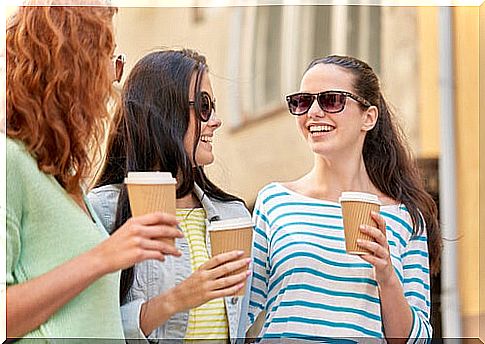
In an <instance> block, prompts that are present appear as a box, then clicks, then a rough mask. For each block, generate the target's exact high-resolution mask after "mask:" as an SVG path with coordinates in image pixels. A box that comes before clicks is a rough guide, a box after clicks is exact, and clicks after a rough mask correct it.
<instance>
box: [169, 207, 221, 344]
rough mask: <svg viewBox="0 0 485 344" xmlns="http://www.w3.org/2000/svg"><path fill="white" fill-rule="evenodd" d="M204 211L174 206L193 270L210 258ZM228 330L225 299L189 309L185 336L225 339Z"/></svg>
mask: <svg viewBox="0 0 485 344" xmlns="http://www.w3.org/2000/svg"><path fill="white" fill-rule="evenodd" d="M205 218H206V214H205V210H204V209H203V208H195V209H177V220H178V221H179V222H180V224H179V226H180V228H181V229H182V231H183V232H184V234H185V237H186V239H187V241H188V243H189V252H190V262H191V265H192V272H194V271H196V270H197V269H198V268H199V267H200V266H201V265H202V264H204V263H205V262H207V261H208V260H209V253H208V251H207V245H206V237H205V236H206V228H205ZM227 338H229V329H228V323H227V316H226V309H225V307H224V299H222V298H218V299H214V300H212V301H209V302H207V303H205V304H203V305H201V306H199V307H197V308H193V309H191V310H190V312H189V323H188V326H187V333H186V334H185V339H227Z"/></svg>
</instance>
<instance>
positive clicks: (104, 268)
mask: <svg viewBox="0 0 485 344" xmlns="http://www.w3.org/2000/svg"><path fill="white" fill-rule="evenodd" d="M83 257H84V258H85V259H86V260H87V261H88V264H90V266H91V268H92V272H93V273H94V274H96V276H97V278H100V277H102V276H104V275H106V274H108V273H111V272H114V271H115V270H113V269H112V268H111V267H110V266H109V264H108V262H109V260H107V259H106V257H104V255H103V252H102V248H101V247H100V245H98V246H96V247H94V248H93V249H91V250H89V251H88V252H86V253H85V254H84V255H83Z"/></svg>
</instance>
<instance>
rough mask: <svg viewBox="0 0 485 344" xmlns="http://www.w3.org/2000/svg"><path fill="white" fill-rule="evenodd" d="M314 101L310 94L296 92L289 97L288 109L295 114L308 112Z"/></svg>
mask: <svg viewBox="0 0 485 344" xmlns="http://www.w3.org/2000/svg"><path fill="white" fill-rule="evenodd" d="M312 103H313V96H312V95H310V94H294V95H292V96H290V97H289V98H288V109H289V110H290V113H292V114H293V115H297V116H298V115H303V114H304V113H306V112H308V110H309V109H310V107H311V106H312Z"/></svg>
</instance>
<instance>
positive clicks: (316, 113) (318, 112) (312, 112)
mask: <svg viewBox="0 0 485 344" xmlns="http://www.w3.org/2000/svg"><path fill="white" fill-rule="evenodd" d="M307 116H308V117H310V118H323V117H325V111H323V110H322V109H321V108H320V105H319V104H318V101H317V100H316V99H315V100H314V101H313V104H312V106H310V109H309V110H308V112H307Z"/></svg>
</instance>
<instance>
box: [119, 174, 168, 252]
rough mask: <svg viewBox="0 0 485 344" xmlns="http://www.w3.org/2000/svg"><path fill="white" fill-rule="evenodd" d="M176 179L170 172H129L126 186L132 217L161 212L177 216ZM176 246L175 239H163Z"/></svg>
mask: <svg viewBox="0 0 485 344" xmlns="http://www.w3.org/2000/svg"><path fill="white" fill-rule="evenodd" d="M176 183H177V181H176V179H175V178H173V177H172V174H171V173H170V172H128V176H127V177H126V178H125V184H126V186H127V188H128V197H129V200H130V208H131V214H132V216H140V215H145V214H150V213H154V212H157V211H161V212H163V213H168V214H172V215H174V216H175V215H176V205H175V201H176V198H175V184H176ZM163 241H166V242H168V243H170V244H172V245H175V239H173V238H170V239H168V238H167V239H163Z"/></svg>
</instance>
